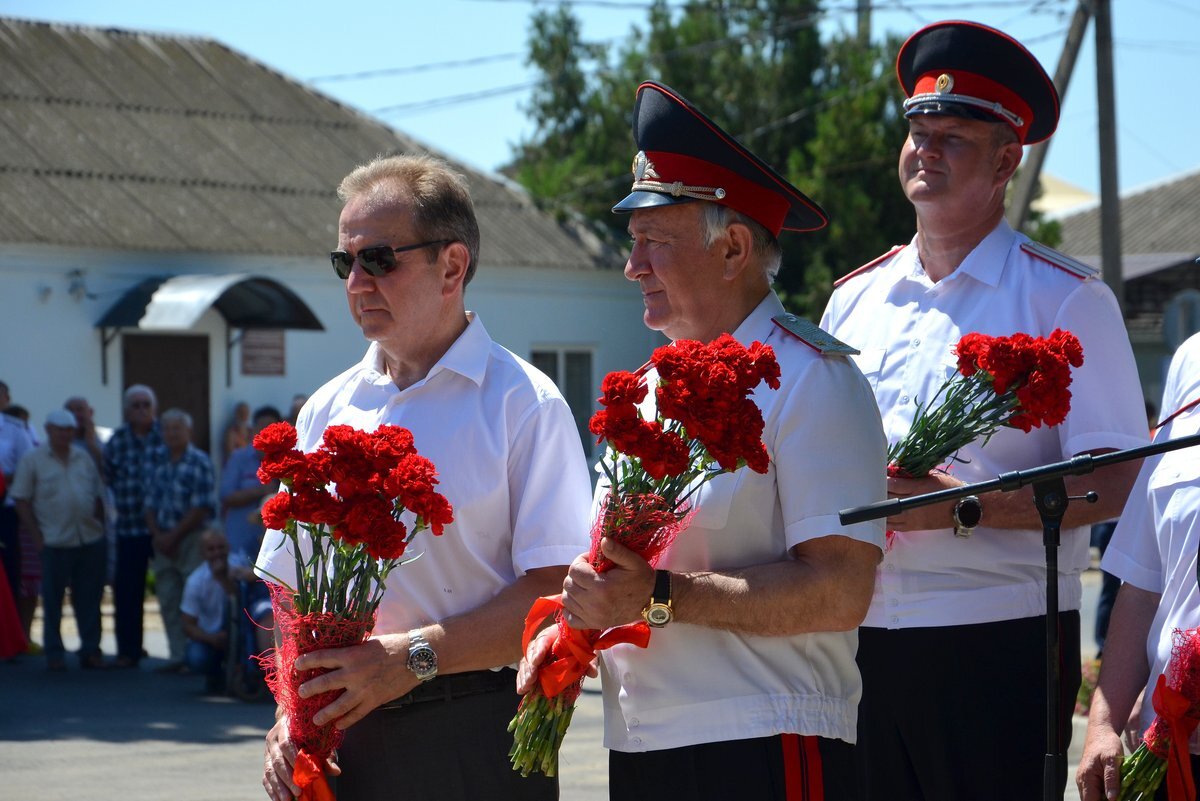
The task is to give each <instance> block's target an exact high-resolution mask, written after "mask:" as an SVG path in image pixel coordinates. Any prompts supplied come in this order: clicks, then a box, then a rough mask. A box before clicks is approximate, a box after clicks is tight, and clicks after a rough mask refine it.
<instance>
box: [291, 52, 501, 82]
mask: <svg viewBox="0 0 1200 801" xmlns="http://www.w3.org/2000/svg"><path fill="white" fill-rule="evenodd" d="M524 55H525V54H524V53H496V54H494V55H490V56H476V57H475V58H464V59H459V60H457V61H436V62H432V63H429V64H412V65H410V66H407V67H388V68H385V69H378V70H366V71H364V72H347V73H343V74H341V75H318V76H317V77H315V78H309V79H308V80H309V81H310V82H311V83H333V82H335V81H360V80H365V79H368V78H383V77H387V76H390V75H407V74H409V73H413V72H429V71H430V70H441V69H456V68H458V67H474V66H475V65H477V64H491V63H494V62H496V61H511V60H513V59H515V58H522V57H524Z"/></svg>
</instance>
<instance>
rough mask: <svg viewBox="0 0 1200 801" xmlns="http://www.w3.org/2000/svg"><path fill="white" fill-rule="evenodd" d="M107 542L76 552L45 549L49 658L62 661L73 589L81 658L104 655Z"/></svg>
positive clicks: (44, 610) (45, 627) (45, 620)
mask: <svg viewBox="0 0 1200 801" xmlns="http://www.w3.org/2000/svg"><path fill="white" fill-rule="evenodd" d="M106 548H107V545H106V543H105V541H104V540H103V539H99V540H96V541H95V542H93V543H92V544H90V545H80V546H77V547H74V548H51V547H46V548H43V549H42V616H43V619H42V631H43V634H42V638H43V642H44V644H45V648H46V657H47V658H49V659H61V658H62V656H63V651H64V649H63V641H62V633H61V625H62V606H63V595H64V593H65V592H66V590H67V588H68V587H69V588H70V589H71V607H72V608H73V609H74V611H75V623H76V625H77V626H78V628H79V640H80V646H79V655H80V656H81V657H92V656H98V655H99V654H100V596H101V595H102V594H103V592H104V567H105V549H106Z"/></svg>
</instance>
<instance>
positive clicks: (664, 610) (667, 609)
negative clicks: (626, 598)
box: [642, 570, 675, 629]
mask: <svg viewBox="0 0 1200 801" xmlns="http://www.w3.org/2000/svg"><path fill="white" fill-rule="evenodd" d="M674 617H675V611H674V610H673V609H672V608H671V571H669V570H655V571H654V592H653V594H651V596H650V603H649V604H647V605H646V608H645V609H643V610H642V620H645V621H646V623H647V624H649V625H650V626H651V627H653V628H656V629H661V628H662V627H663V626H665V625H667V624H668V623H670V622H671V620H672V619H673V618H674Z"/></svg>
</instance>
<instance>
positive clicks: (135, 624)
mask: <svg viewBox="0 0 1200 801" xmlns="http://www.w3.org/2000/svg"><path fill="white" fill-rule="evenodd" d="M123 406H124V416H125V424H124V425H122V426H121V427H120V428H118V429H117V430H116V431H115V432H113V435H112V438H111V439H109V441H108V442H106V443H105V444H104V477H105V479H106V480H107V481H108V483H109V488H110V489H111V490H112V494H113V500H114V503H115V505H116V508H117V522H116V526H115V529H116V535H117V536H116V540H117V548H116V551H117V553H116V557H117V561H116V568H115V572H114V575H113V607H114V609H113V611H114V613H115V628H116V634H117V658H116V661H115V662H114V665H115V666H116V667H119V668H135V667H137V666H138V662H140V661H141V658H142V632H143V606H144V605H145V603H146V571H147V569H148V568H149V566H150V557H151V556H153V554H154V548H153V546H152V545H151V542H150V528H149V527H148V526H147V524H146V491H147V488H148V485H149V483H150V478H151V476H153V475H154V471H155V470H156V469H157V468H158V465H159V464H161V463H162V462H163V461H165V460H166V458H167V446H166V444H165V443H164V442H163V438H162V432H161V430H160V429H159V426H158V420H157V419H156V415H157V407H158V400H157V398H156V397H155V394H154V390H153V389H151V388H150V387H148V386H146V385H144V384H134V385H133V386H131V387H129V389H127V390H125V397H124V404H123Z"/></svg>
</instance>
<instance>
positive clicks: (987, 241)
mask: <svg viewBox="0 0 1200 801" xmlns="http://www.w3.org/2000/svg"><path fill="white" fill-rule="evenodd" d="M1016 238H1017V233H1016V231H1014V230H1013V229H1012V227H1010V226H1009V224H1008V221H1007V220H1005V219H1004V218H1003V217H1001V218H1000V222H999V223H997V224H996V227H995V228H993V229H992V232H991V233H990V234H988V235H987V236H985V237H984V238H983V239H982V240H980V242H979V244H978V245H976V246H975V249H974V250H972V251H971V252H970V253H968V254H967V256H966V258H964V259H963V260H962V263H961V264H959V265H958V267H957V268H955V270H954V272H952V273H950V275H948V276H946V277H945V278H944V279H943V281H949V280H952V279H954V278H955V276H957V275H969V276H971V277H972V278H974V279H975V280H976V281H979V282H980V283H983V284H987V285H988V286H991V287H996V286H999V285H1000V278H1001V276H1003V275H1004V265H1005V264H1006V263H1007V262H1008V253H1009V251H1010V250H1011V249H1012V246H1013V243H1014V242H1015V241H1016ZM910 245H911V254H912V255H911V261H910V271H909V275H908V277H909V278H914V279H918V280H928V278H927V277H926V275H925V269H924V267H923V266H922V264H921V254H920V251H919V250H918V249H917V237H915V236H914V237H913V239H912V242H911V243H910Z"/></svg>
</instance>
